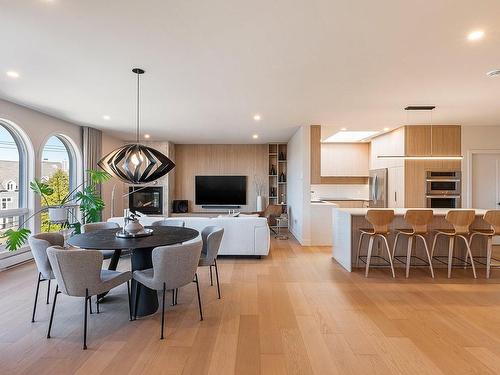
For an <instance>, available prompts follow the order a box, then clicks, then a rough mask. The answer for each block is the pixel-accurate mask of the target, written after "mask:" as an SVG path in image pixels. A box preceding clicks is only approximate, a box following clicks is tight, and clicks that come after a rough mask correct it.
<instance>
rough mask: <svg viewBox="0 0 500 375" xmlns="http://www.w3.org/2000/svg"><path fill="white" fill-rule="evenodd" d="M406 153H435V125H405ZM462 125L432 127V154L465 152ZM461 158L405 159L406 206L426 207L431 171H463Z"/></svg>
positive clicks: (458, 153) (413, 154)
mask: <svg viewBox="0 0 500 375" xmlns="http://www.w3.org/2000/svg"><path fill="white" fill-rule="evenodd" d="M405 130H406V132H405V135H406V136H405V142H406V155H410V156H422V155H430V154H431V133H430V132H431V127H430V126H427V125H418V126H406V127H405ZM461 149H462V145H461V127H460V126H458V125H433V126H432V154H433V155H435V156H460V155H461ZM461 164H462V163H461V161H460V160H405V206H406V207H408V208H415V207H425V206H426V198H425V193H426V183H425V174H426V172H427V171H457V170H458V171H459V170H461V167H462V165H461Z"/></svg>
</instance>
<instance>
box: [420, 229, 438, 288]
mask: <svg viewBox="0 0 500 375" xmlns="http://www.w3.org/2000/svg"><path fill="white" fill-rule="evenodd" d="M417 237H418V238H420V239H421V240H422V241H423V242H424V247H425V252H426V254H427V259H428V261H429V268H430V269H431V276H432V278H434V268H433V267H432V257H431V254H429V246H428V245H427V240H426V239H425V237H424V236H422V235H421V234H417Z"/></svg>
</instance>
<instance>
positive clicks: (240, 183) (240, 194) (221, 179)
mask: <svg viewBox="0 0 500 375" xmlns="http://www.w3.org/2000/svg"><path fill="white" fill-rule="evenodd" d="M195 203H196V204H197V205H200V206H239V205H245V204H247V177H246V176H196V177H195Z"/></svg>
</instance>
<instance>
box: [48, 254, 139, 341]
mask: <svg viewBox="0 0 500 375" xmlns="http://www.w3.org/2000/svg"><path fill="white" fill-rule="evenodd" d="M47 255H48V258H49V261H50V264H51V266H52V269H53V272H54V276H55V278H56V280H57V287H56V292H55V294H54V302H53V304H52V312H51V314H50V321H49V329H48V331H47V338H50V331H51V329H52V322H53V320H54V311H55V308H56V301H57V295H58V294H59V293H64V294H66V295H68V296H72V297H83V298H84V310H83V349H84V350H85V349H87V306H88V303H89V301H90V298H91V297H92V296H94V295H98V294H101V293H104V292H108V291H110V290H111V289H113V288H115V287H117V286H118V285H121V284H123V283H127V292H128V304H129V317H130V320H132V308H131V307H132V305H131V303H130V285H129V280H130V279H131V278H132V273H131V272H130V271H125V272H119V271H110V270H103V269H102V261H103V255H102V253H101V252H100V251H98V250H71V251H68V250H64V249H62V248H61V247H58V246H51V247H49V248H48V249H47ZM97 313H99V304H98V305H97Z"/></svg>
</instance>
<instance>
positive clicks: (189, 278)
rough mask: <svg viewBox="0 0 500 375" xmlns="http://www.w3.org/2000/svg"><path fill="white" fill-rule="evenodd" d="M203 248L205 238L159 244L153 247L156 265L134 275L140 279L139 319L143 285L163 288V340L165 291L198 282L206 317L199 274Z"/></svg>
mask: <svg viewBox="0 0 500 375" xmlns="http://www.w3.org/2000/svg"><path fill="white" fill-rule="evenodd" d="M201 249H202V242H201V240H198V241H196V242H186V243H183V244H177V245H171V246H159V247H156V248H154V249H153V254H152V261H153V268H149V269H146V270H141V271H134V274H133V278H134V280H135V281H136V283H135V285H136V287H135V304H134V320H135V319H137V307H138V304H139V299H140V294H141V285H144V286H146V287H148V288H150V289H154V290H161V291H162V307H161V333H160V339H162V340H163V337H164V336H163V330H164V328H163V327H164V325H165V292H166V291H167V290H172V291H173V290H175V289H177V288H180V287H182V286H185V285H188V284H190V283H192V282H194V283H195V284H196V291H197V294H198V308H199V310H200V320H203V312H202V308H201V298H200V286H199V283H198V274H197V273H196V269H197V267H198V261H199V259H200V254H201Z"/></svg>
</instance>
